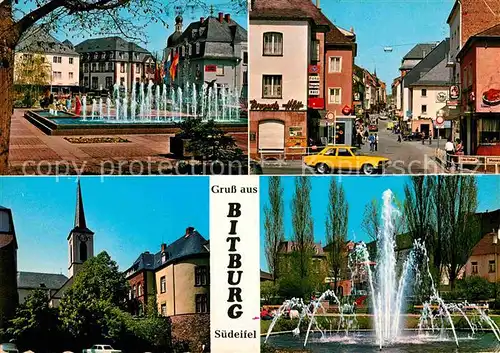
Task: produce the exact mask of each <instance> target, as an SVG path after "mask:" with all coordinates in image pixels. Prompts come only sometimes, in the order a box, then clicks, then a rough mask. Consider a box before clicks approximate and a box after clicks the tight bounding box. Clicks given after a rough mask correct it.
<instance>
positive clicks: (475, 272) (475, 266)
mask: <svg viewBox="0 0 500 353" xmlns="http://www.w3.org/2000/svg"><path fill="white" fill-rule="evenodd" d="M471 265H472V273H473V274H477V262H471Z"/></svg>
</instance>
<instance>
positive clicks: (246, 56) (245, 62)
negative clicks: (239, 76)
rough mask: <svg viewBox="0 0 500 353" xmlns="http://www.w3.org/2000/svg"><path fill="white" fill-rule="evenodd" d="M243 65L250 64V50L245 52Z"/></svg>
mask: <svg viewBox="0 0 500 353" xmlns="http://www.w3.org/2000/svg"><path fill="white" fill-rule="evenodd" d="M243 65H248V52H247V51H244V52H243Z"/></svg>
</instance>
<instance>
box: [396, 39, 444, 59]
mask: <svg viewBox="0 0 500 353" xmlns="http://www.w3.org/2000/svg"><path fill="white" fill-rule="evenodd" d="M436 46H437V43H420V44H417V45H415V46H414V47H413V48H412V49H411V50H410V51H409V52H408V53H407V54H406V55H405V56H404V57H403V60H422V59H423V58H425V57H426V56H427V55H428V54H429V53H430V52H431V51H432V50H433V49H434V48H435V47H436Z"/></svg>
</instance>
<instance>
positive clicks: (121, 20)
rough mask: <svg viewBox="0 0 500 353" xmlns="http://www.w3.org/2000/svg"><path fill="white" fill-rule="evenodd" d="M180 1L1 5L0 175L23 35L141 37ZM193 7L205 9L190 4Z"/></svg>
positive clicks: (240, 2)
mask: <svg viewBox="0 0 500 353" xmlns="http://www.w3.org/2000/svg"><path fill="white" fill-rule="evenodd" d="M179 2H180V1H179V0H171V1H170V2H169V3H167V4H166V3H165V2H164V1H161V0H26V1H25V2H23V4H24V5H25V7H24V8H25V9H26V8H27V9H29V10H28V12H27V13H22V14H21V16H18V14H19V13H21V12H22V9H21V8H17V7H16V6H17V4H18V2H17V1H12V0H4V1H1V2H0V174H7V173H8V154H9V140H10V119H11V115H12V112H13V110H12V107H13V85H14V51H15V48H16V46H17V44H18V43H19V40H20V39H21V37H22V35H23V34H24V33H26V32H27V31H28V29H30V28H31V27H32V26H33V25H34V24H35V23H37V24H40V25H41V27H42V28H44V29H45V30H51V29H55V28H58V29H60V28H63V27H67V28H68V29H69V30H71V31H75V29H78V30H80V31H81V32H83V33H87V34H88V33H90V34H95V35H120V36H123V37H127V38H129V39H135V40H138V39H144V38H145V36H144V29H145V28H144V27H145V26H144V25H143V23H142V22H161V23H162V24H164V25H165V26H166V25H167V24H166V22H165V16H166V15H167V14H168V12H169V10H170V9H171V8H172V6H173V5H174V4H176V3H179ZM191 4H192V5H194V6H202V7H203V8H204V9H206V5H205V3H204V1H202V0H192V1H191ZM246 7H247V1H246V0H235V1H234V8H235V9H236V10H237V11H243V10H246Z"/></svg>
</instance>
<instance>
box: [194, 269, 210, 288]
mask: <svg viewBox="0 0 500 353" xmlns="http://www.w3.org/2000/svg"><path fill="white" fill-rule="evenodd" d="M194 285H195V286H206V285H208V269H207V266H196V267H195V269H194Z"/></svg>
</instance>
